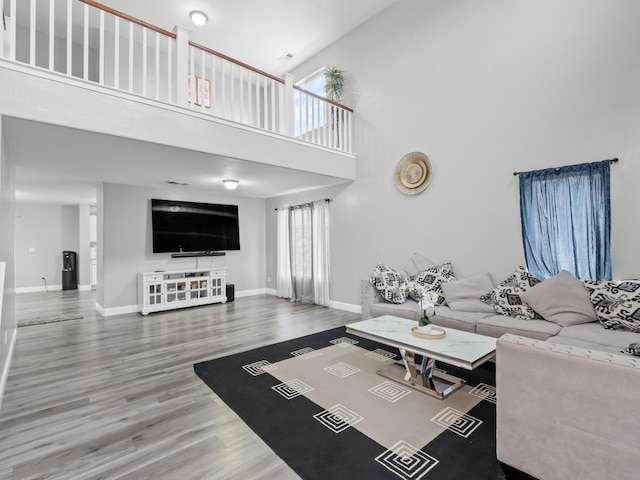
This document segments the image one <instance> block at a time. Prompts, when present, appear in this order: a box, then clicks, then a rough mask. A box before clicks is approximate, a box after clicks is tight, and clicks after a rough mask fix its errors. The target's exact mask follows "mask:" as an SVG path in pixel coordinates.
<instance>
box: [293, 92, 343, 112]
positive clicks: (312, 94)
mask: <svg viewBox="0 0 640 480" xmlns="http://www.w3.org/2000/svg"><path fill="white" fill-rule="evenodd" d="M293 88H295V89H296V90H299V91H301V92H303V93H306V94H307V95H309V96H310V97H314V98H317V99H318V100H322V101H323V102H327V103H330V104H331V105H335V106H336V107H340V108H342V109H343V110H346V111H347V112H351V113H353V109H351V108H349V107H346V106H344V105H342V104H341V103H338V102H336V101H335V100H329V99H328V98H326V97H322V96H320V95H318V94H316V93H313V92H309V91H308V90H305V89H304V88H300V87H298V86H297V85H294V86H293Z"/></svg>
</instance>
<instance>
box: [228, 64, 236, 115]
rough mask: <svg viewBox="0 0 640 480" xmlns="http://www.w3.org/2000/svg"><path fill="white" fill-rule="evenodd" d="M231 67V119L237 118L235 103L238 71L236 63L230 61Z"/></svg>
mask: <svg viewBox="0 0 640 480" xmlns="http://www.w3.org/2000/svg"><path fill="white" fill-rule="evenodd" d="M229 66H230V67H231V72H230V74H229V82H231V88H230V90H231V92H230V98H229V107H230V108H229V119H231V120H235V104H236V72H235V68H234V67H235V64H234V63H229Z"/></svg>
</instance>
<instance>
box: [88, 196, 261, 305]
mask: <svg viewBox="0 0 640 480" xmlns="http://www.w3.org/2000/svg"><path fill="white" fill-rule="evenodd" d="M180 188H181V187H179V188H178V189H175V188H166V189H154V188H141V187H132V186H127V185H116V184H104V185H103V188H102V189H101V190H102V192H101V194H99V195H98V219H100V216H101V214H102V215H103V223H104V225H103V227H102V229H100V227H99V229H98V250H99V252H100V253H99V258H100V256H102V262H100V260H99V262H98V279H99V280H98V282H99V285H100V282H102V287H103V288H102V290H103V292H102V295H103V298H100V297H99V298H98V300H97V301H98V302H102V303H99V304H100V306H101V307H102V308H104V309H105V311H106V313H107V314H112V313H114V312H122V311H124V310H128V311H132V310H133V311H135V309H134V307H135V306H136V305H137V302H138V300H137V275H138V273H139V272H149V271H154V270H180V269H189V268H195V267H196V265H197V266H198V267H199V268H209V267H226V268H227V282H229V283H233V284H235V289H236V292H238V291H240V292H243V291H244V292H246V291H253V290H261V289H264V278H265V243H264V239H265V221H264V210H265V201H264V200H261V199H252V198H244V197H239V196H233V195H228V196H227V195H213V194H207V193H206V192H203V191H196V190H189V189H180ZM152 198H159V199H169V200H188V201H194V202H205V203H226V204H232V205H238V215H239V219H240V250H239V251H229V252H227V253H226V255H225V256H221V257H199V258H198V259H197V260H196V258H195V257H191V258H171V255H170V254H169V253H163V254H154V253H153V251H152V230H151V199H152ZM101 231H102V234H101ZM101 236H102V238H101ZM101 263H102V265H101ZM100 290H101V289H100V287H98V292H99V293H100Z"/></svg>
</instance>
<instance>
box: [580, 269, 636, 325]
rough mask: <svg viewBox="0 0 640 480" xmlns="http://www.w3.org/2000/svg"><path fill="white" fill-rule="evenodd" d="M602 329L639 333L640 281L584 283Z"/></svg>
mask: <svg viewBox="0 0 640 480" xmlns="http://www.w3.org/2000/svg"><path fill="white" fill-rule="evenodd" d="M584 286H585V288H586V289H587V291H588V292H589V297H590V298H591V303H593V308H594V309H595V311H596V315H597V316H598V320H600V323H601V324H602V326H603V327H604V328H610V329H613V330H630V331H632V332H640V280H624V281H619V282H614V281H612V282H591V281H587V282H584Z"/></svg>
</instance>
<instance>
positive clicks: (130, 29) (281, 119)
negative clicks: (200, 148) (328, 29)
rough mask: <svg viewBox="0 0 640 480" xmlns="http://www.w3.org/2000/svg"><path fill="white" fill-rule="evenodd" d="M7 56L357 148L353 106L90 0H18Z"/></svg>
mask: <svg viewBox="0 0 640 480" xmlns="http://www.w3.org/2000/svg"><path fill="white" fill-rule="evenodd" d="M9 5H10V7H9V11H8V12H5V15H6V18H5V22H4V24H5V29H4V31H3V35H1V36H0V56H2V57H4V58H5V59H8V60H11V61H14V62H21V63H25V64H29V65H31V66H32V67H35V68H37V69H44V70H48V71H50V72H56V73H59V74H62V75H66V76H69V77H74V78H77V79H81V80H84V81H87V82H92V83H94V84H99V85H102V86H105V87H109V88H113V89H117V90H121V91H125V92H129V93H131V94H135V95H140V96H142V97H145V98H149V99H153V100H156V101H160V102H164V103H169V104H172V105H177V106H180V107H184V108H189V109H192V110H194V111H198V112H199V113H202V114H205V115H211V116H213V117H217V118H220V119H224V120H230V121H233V122H237V123H240V124H244V125H248V126H250V127H254V128H258V129H261V130H266V131H269V132H274V133H278V134H282V135H286V136H289V137H293V138H297V139H300V140H302V141H306V142H310V143H313V144H315V145H320V146H323V147H327V148H331V149H336V150H339V151H343V152H347V153H352V115H353V111H352V110H351V109H349V108H347V107H344V106H342V105H339V104H337V103H334V102H330V101H328V100H326V99H324V98H322V97H319V96H317V95H314V94H312V93H309V92H305V91H304V90H301V89H298V88H297V87H294V85H293V77H291V76H289V75H287V76H285V79H281V78H278V77H275V76H273V75H270V74H268V73H266V72H263V71H260V70H258V69H256V68H253V67H251V66H249V65H246V64H244V63H242V62H240V61H238V60H235V59H233V58H230V57H228V56H226V55H223V54H221V53H218V52H216V51H214V50H211V49H209V48H207V47H204V46H202V45H197V44H195V43H193V42H191V41H190V40H189V32H188V30H186V29H184V28H182V27H180V26H176V27H175V28H174V31H173V32H169V31H166V30H163V29H161V28H158V27H155V26H153V25H150V24H147V23H145V22H143V21H140V20H138V19H135V18H132V17H129V16H127V15H125V14H123V13H120V12H118V11H115V10H112V9H110V8H108V7H106V6H104V5H101V4H99V3H97V2H94V1H92V0H10V1H9Z"/></svg>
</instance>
